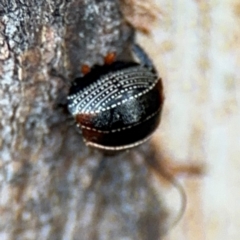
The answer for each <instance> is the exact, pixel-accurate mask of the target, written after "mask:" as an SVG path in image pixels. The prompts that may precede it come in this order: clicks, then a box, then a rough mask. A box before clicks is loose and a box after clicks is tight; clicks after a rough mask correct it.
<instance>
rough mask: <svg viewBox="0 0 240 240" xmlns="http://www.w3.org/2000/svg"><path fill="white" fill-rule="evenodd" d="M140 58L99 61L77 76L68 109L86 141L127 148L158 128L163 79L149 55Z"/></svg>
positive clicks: (101, 146)
mask: <svg viewBox="0 0 240 240" xmlns="http://www.w3.org/2000/svg"><path fill="white" fill-rule="evenodd" d="M138 48H139V47H138ZM139 49H140V52H141V51H142V49H141V48H139ZM139 49H137V51H139ZM137 54H145V53H144V52H141V53H139V52H137ZM141 58H142V59H143V58H145V61H144V62H143V63H136V62H123V61H115V62H113V63H111V64H105V65H103V66H99V65H96V66H94V67H93V68H92V69H91V71H90V72H89V73H87V74H86V75H85V76H83V77H81V78H77V79H75V80H74V82H73V85H72V87H71V89H70V92H69V96H68V109H69V111H70V113H71V114H72V115H73V116H74V118H75V120H76V122H77V124H79V126H80V128H81V129H82V133H83V138H84V140H85V142H86V144H87V145H90V146H93V147H97V148H102V149H109V150H121V149H127V148H130V147H134V146H136V145H139V144H140V143H142V142H144V141H145V140H146V139H147V138H149V136H150V135H151V134H152V133H153V132H154V130H155V129H156V128H157V126H158V124H159V121H160V115H161V110H162V105H163V89H162V83H161V80H160V79H159V77H158V74H157V72H156V70H155V68H154V67H153V65H152V64H150V63H151V62H150V60H149V59H148V57H147V56H141ZM146 59H147V61H146Z"/></svg>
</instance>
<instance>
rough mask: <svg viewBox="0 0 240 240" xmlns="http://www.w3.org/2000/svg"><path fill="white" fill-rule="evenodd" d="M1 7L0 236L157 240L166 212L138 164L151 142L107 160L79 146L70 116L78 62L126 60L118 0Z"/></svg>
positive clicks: (128, 34) (128, 31)
mask: <svg viewBox="0 0 240 240" xmlns="http://www.w3.org/2000/svg"><path fill="white" fill-rule="evenodd" d="M0 7H1V8H0V14H1V15H0V16H1V18H0V24H1V25H0V26H1V32H0V33H1V35H0V37H1V38H0V44H1V50H0V60H1V62H0V63H1V64H0V73H1V74H0V76H1V78H0V81H1V82H0V84H1V85H0V96H1V103H0V104H1V108H0V113H1V136H2V138H1V145H0V146H1V151H0V159H1V224H0V238H1V239H51V240H54V239H56V240H59V239H63V240H68V239H81V240H84V239H115V240H116V239H159V238H160V237H161V235H162V234H163V231H165V230H166V227H165V225H166V226H167V227H168V224H166V223H165V220H166V218H167V216H170V214H168V213H167V211H166V209H165V207H164V206H163V203H164V202H163V201H161V198H159V197H158V195H157V193H156V190H155V189H154V186H153V184H152V181H153V179H152V178H151V175H150V172H149V170H148V168H147V166H146V164H144V158H146V157H150V158H153V157H154V153H153V151H152V148H151V147H150V145H149V143H146V144H145V145H143V146H141V147H139V148H137V149H135V150H132V151H129V152H123V153H120V154H118V155H116V156H106V155H104V154H103V153H101V152H99V151H96V150H93V149H89V148H87V147H86V146H85V145H84V144H83V141H82V137H81V135H80V134H79V133H78V131H77V129H76V128H75V126H74V124H73V120H72V118H71V116H69V114H68V112H67V111H66V97H67V94H68V89H69V86H70V83H71V82H72V80H73V79H74V78H75V77H77V76H79V75H81V71H80V69H81V66H82V65H83V64H87V65H89V66H92V65H94V64H103V59H104V56H106V54H107V53H109V52H116V53H117V57H118V58H119V59H126V58H129V57H130V53H129V48H130V46H131V45H132V43H133V40H134V31H133V29H132V28H131V27H130V26H129V25H128V24H127V23H126V21H125V20H124V18H123V16H122V14H121V12H120V3H119V1H117V0H115V1H112V0H102V1H93V0H85V1H83V0H82V1H80V0H74V1H57V2H56V1H53V0H52V1H32V0H31V1H30V0H29V1H24V3H23V2H22V1H3V2H1V3H0ZM103 159H104V161H102V160H103ZM176 194H178V193H176ZM177 197H179V196H177ZM179 209H181V203H180V205H179ZM179 209H177V211H179ZM177 211H176V212H177ZM173 216H174V215H173ZM169 219H170V218H169Z"/></svg>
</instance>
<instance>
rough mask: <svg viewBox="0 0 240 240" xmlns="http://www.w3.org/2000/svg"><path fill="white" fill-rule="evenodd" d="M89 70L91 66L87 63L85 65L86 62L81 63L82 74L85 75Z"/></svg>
mask: <svg viewBox="0 0 240 240" xmlns="http://www.w3.org/2000/svg"><path fill="white" fill-rule="evenodd" d="M90 70H91V68H90V67H89V66H88V65H86V64H83V65H82V67H81V72H82V74H84V75H86V74H87V73H89V72H90Z"/></svg>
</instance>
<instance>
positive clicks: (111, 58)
mask: <svg viewBox="0 0 240 240" xmlns="http://www.w3.org/2000/svg"><path fill="white" fill-rule="evenodd" d="M115 59H116V53H115V52H111V53H108V54H107V56H106V57H105V58H104V63H105V64H107V65H110V64H112V63H113V62H114V61H115Z"/></svg>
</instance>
